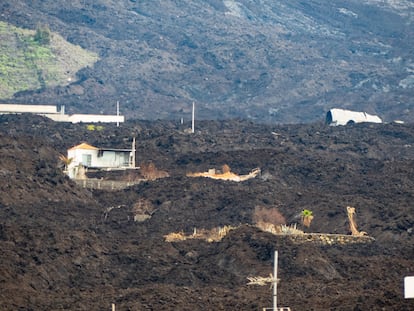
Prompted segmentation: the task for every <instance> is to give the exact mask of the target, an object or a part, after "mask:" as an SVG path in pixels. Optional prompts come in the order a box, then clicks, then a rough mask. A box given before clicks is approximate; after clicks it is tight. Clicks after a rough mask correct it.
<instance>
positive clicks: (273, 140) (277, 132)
mask: <svg viewBox="0 0 414 311" xmlns="http://www.w3.org/2000/svg"><path fill="white" fill-rule="evenodd" d="M186 126H187V127H188V124H187V125H186ZM184 130H185V126H182V125H180V124H178V123H177V124H175V123H173V122H145V121H131V122H128V123H126V124H122V125H121V126H120V127H119V128H117V127H115V126H114V125H105V126H104V129H103V130H102V131H88V130H87V129H86V126H85V125H81V124H80V125H72V124H59V123H54V122H52V121H49V120H46V119H43V118H41V117H34V116H29V115H21V116H10V115H9V116H0V159H1V161H0V176H2V182H1V183H0V219H1V220H0V247H1V252H0V305H1V310H63V309H66V310H104V309H106V310H110V307H111V304H112V303H115V304H116V308H117V310H261V308H262V307H271V304H272V296H271V295H272V291H271V289H270V287H269V286H257V285H247V283H248V279H247V277H252V276H263V277H267V276H269V274H270V273H271V272H272V271H273V253H274V251H275V250H278V251H279V278H280V279H281V281H280V283H279V285H278V301H279V305H280V306H290V307H291V308H292V310H413V309H414V301H413V300H406V299H404V297H403V278H404V277H405V276H408V275H414V265H413V263H414V261H413V258H414V248H413V229H414V214H413V203H412V202H413V196H414V170H413V167H414V126H413V125H398V124H382V125H368V124H365V125H351V126H346V127H336V128H334V127H327V126H325V125H323V124H309V125H278V126H276V125H260V124H254V123H250V122H244V121H237V120H232V121H226V122H225V121H222V122H213V121H211V122H209V121H205V122H202V123H200V124H198V126H197V128H196V133H194V134H188V133H186V132H185V131H184ZM133 136H135V137H136V138H137V159H138V163H153V164H154V166H155V167H156V168H157V169H159V170H160V171H164V172H168V174H169V177H166V178H160V179H155V180H151V181H147V182H142V183H140V184H138V185H135V186H133V187H130V188H127V189H124V190H121V191H112V192H109V191H98V190H87V189H82V188H80V187H78V186H76V185H75V183H74V182H72V181H71V180H69V179H68V178H67V177H65V176H64V175H63V173H62V170H61V167H60V165H59V162H58V158H59V154H62V153H63V154H66V150H67V149H68V148H69V147H71V146H73V145H76V144H78V143H80V142H81V141H87V142H88V143H90V144H92V145H95V146H99V147H114V148H128V147H129V144H130V139H131V138H132V137H133ZM223 164H228V165H229V166H230V167H231V170H232V172H235V173H237V174H247V173H248V172H249V171H250V170H251V169H253V168H256V167H259V168H260V169H261V174H260V176H258V177H256V178H254V179H250V180H247V181H245V182H242V183H237V182H230V181H221V180H212V179H209V178H204V177H200V178H193V177H186V173H187V172H196V171H200V172H202V171H207V170H208V169H209V168H216V169H219V168H221V166H222V165H223ZM117 178H118V179H122V178H125V179H127V178H131V176H130V175H129V176H128V173H125V174H124V176H122V174H121V176H117ZM348 205H350V206H354V207H355V208H356V211H357V214H356V219H357V222H358V228H359V229H360V230H363V231H366V232H367V233H368V234H369V235H370V236H372V237H373V238H375V241H374V242H372V243H360V244H334V245H321V244H317V243H312V242H306V243H295V242H293V241H292V240H290V239H289V238H288V237H282V236H275V235H272V234H270V233H266V232H263V231H261V230H260V229H258V228H257V227H255V226H254V221H253V219H255V218H257V215H254V213H255V210H256V211H260V210H264V208H273V209H275V210H277V212H278V215H280V214H281V215H282V216H283V217H282V216H279V218H284V219H286V222H287V223H288V224H294V223H298V224H300V212H301V211H302V210H303V209H309V210H311V211H312V212H313V215H314V219H313V221H312V223H311V226H310V227H309V228H306V229H305V231H306V232H321V233H336V234H349V227H348V220H347V216H346V206H348ZM258 207H259V208H258ZM137 213H138V214H145V215H147V216H148V217H146V219H145V220H144V219H141V220H143V221H134V216H136V215H137ZM269 215H270V214H269ZM225 225H231V226H235V227H237V229H234V230H231V231H230V232H229V233H228V234H227V235H226V236H225V237H224V238H223V239H222V240H221V241H220V242H211V243H210V242H207V241H205V240H200V239H188V240H185V241H182V242H166V241H165V238H164V235H166V234H168V233H171V232H180V231H183V232H184V233H185V234H191V233H192V232H193V231H194V228H197V229H199V230H201V229H212V228H216V227H220V226H225ZM299 226H300V225H299ZM300 229H302V228H301V227H300Z"/></svg>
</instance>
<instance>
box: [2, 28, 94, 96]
mask: <svg viewBox="0 0 414 311" xmlns="http://www.w3.org/2000/svg"><path fill="white" fill-rule="evenodd" d="M98 59H99V58H98V55H97V54H96V53H92V52H90V51H87V50H85V49H82V48H81V47H80V46H77V45H73V44H71V43H69V42H67V41H66V40H65V39H63V38H62V37H61V36H60V35H58V34H57V33H53V32H51V31H50V30H49V28H48V27H47V26H38V27H37V29H36V30H28V29H22V28H18V27H15V26H12V25H10V24H8V23H5V22H1V21H0V98H1V99H8V98H11V97H13V94H15V93H16V92H19V91H25V90H36V89H42V88H46V87H54V86H59V85H60V86H64V85H67V84H69V83H71V82H73V81H75V80H76V72H78V71H79V70H80V69H81V68H84V67H87V66H92V65H93V64H94V63H95V62H96V61H98Z"/></svg>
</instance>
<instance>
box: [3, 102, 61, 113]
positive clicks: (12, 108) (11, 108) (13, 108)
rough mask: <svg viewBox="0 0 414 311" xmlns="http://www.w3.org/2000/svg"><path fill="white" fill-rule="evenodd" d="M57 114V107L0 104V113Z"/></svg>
mask: <svg viewBox="0 0 414 311" xmlns="http://www.w3.org/2000/svg"><path fill="white" fill-rule="evenodd" d="M1 112H6V113H25V112H27V113H40V114H42V113H57V107H56V106H51V105H18V104H0V113H1Z"/></svg>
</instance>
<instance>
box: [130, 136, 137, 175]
mask: <svg viewBox="0 0 414 311" xmlns="http://www.w3.org/2000/svg"><path fill="white" fill-rule="evenodd" d="M135 152H136V142H135V137H133V138H132V155H131V164H130V166H131V167H132V168H135V167H136V163H135V162H136V161H135Z"/></svg>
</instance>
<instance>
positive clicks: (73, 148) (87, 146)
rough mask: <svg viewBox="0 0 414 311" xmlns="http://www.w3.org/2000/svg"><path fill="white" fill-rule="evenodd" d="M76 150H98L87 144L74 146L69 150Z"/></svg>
mask: <svg viewBox="0 0 414 311" xmlns="http://www.w3.org/2000/svg"><path fill="white" fill-rule="evenodd" d="M76 149H84V150H85V149H87V150H99V148H96V147H94V146H91V145H89V144H87V143H81V144H79V145H77V146H74V147H72V148H70V149H69V150H76Z"/></svg>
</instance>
